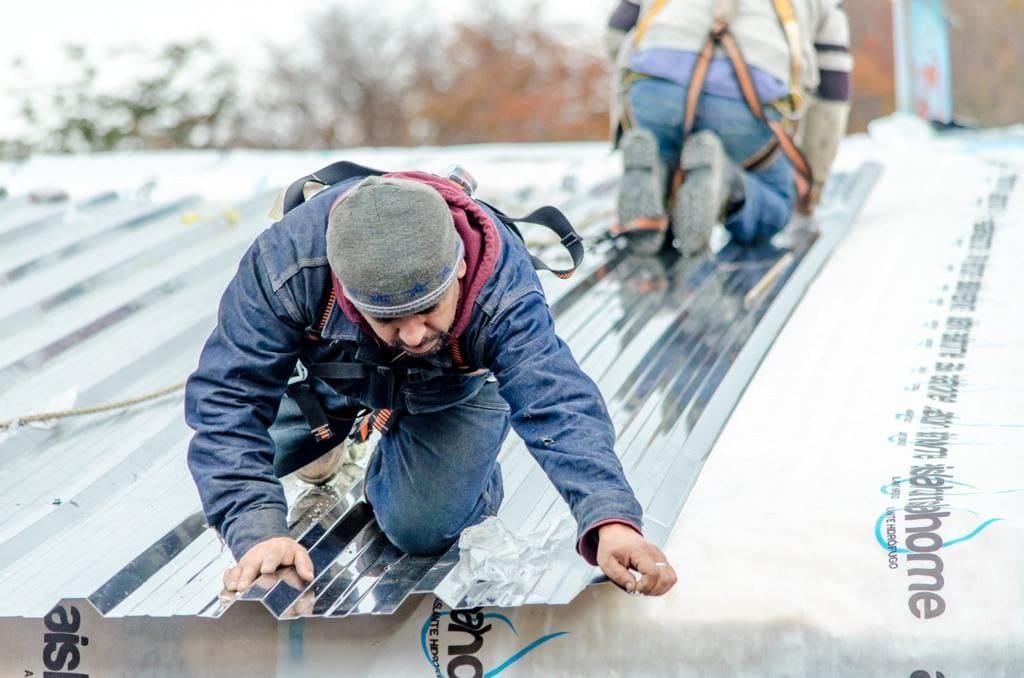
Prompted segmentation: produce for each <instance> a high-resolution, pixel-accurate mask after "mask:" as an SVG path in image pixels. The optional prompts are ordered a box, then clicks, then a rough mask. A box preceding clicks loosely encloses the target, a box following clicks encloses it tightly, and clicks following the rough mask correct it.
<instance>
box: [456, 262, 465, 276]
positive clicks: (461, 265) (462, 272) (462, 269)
mask: <svg viewBox="0 0 1024 678" xmlns="http://www.w3.org/2000/svg"><path fill="white" fill-rule="evenodd" d="M458 275H459V278H464V277H465V276H466V260H465V259H459V273H458Z"/></svg>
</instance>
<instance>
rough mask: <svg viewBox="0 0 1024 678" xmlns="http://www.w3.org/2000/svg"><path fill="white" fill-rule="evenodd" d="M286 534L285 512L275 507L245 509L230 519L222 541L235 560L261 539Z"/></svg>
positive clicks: (288, 534)
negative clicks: (225, 543)
mask: <svg viewBox="0 0 1024 678" xmlns="http://www.w3.org/2000/svg"><path fill="white" fill-rule="evenodd" d="M288 536H290V533H289V532H288V523H287V518H286V516H285V512H284V511H282V510H281V509H279V508H276V507H264V508H258V509H253V510H251V511H246V512H245V513H243V514H241V515H240V516H238V517H237V518H235V519H234V520H233V521H231V524H230V525H229V526H228V527H227V530H226V531H225V533H224V541H225V542H227V545H228V548H229V549H231V553H232V554H233V555H234V556H235V560H236V561H237V560H241V559H242V556H244V555H245V553H246V551H248V550H249V549H250V548H252V547H253V546H255V545H256V544H258V543H260V542H261V541H266V540H267V539H271V538H273V537H288Z"/></svg>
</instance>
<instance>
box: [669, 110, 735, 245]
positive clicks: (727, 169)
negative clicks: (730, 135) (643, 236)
mask: <svg viewBox="0 0 1024 678" xmlns="http://www.w3.org/2000/svg"><path fill="white" fill-rule="evenodd" d="M680 165H681V166H682V168H683V172H684V175H683V184H682V186H680V187H679V189H678V190H677V191H676V195H675V200H674V201H673V203H672V231H673V233H674V235H675V238H676V243H677V246H678V247H679V251H680V253H682V255H683V256H685V257H689V256H693V255H695V254H699V253H700V252H703V251H705V250H706V249H707V247H708V241H709V240H710V239H711V231H712V230H713V229H714V227H715V225H716V224H720V223H722V221H723V220H724V218H725V217H726V216H727V214H731V213H732V212H733V211H734V210H736V209H739V207H740V206H741V205H742V204H743V195H744V190H743V176H742V174H741V172H742V170H740V168H739V167H737V166H736V165H735V164H734V163H733V162H732V161H731V160H729V157H728V156H727V155H726V154H725V149H724V148H723V147H722V141H721V139H719V138H718V135H716V134H715V133H714V132H711V131H709V130H704V131H701V132H697V133H696V134H693V135H692V136H690V138H689V139H687V140H686V143H685V144H683V155H682V158H681V159H680Z"/></svg>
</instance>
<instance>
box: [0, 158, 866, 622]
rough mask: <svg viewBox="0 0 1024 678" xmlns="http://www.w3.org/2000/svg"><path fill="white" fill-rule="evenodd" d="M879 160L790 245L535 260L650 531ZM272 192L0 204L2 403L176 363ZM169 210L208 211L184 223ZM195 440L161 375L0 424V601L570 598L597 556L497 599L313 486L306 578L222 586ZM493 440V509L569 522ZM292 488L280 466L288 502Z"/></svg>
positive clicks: (351, 504)
mask: <svg viewBox="0 0 1024 678" xmlns="http://www.w3.org/2000/svg"><path fill="white" fill-rule="evenodd" d="M874 178H875V177H874V174H873V172H872V171H864V172H861V173H860V174H859V175H855V176H852V177H847V178H846V179H845V180H843V179H840V180H838V181H837V182H836V183H835V186H836V188H835V189H834V191H833V197H832V200H831V203H830V204H831V206H832V209H831V211H829V212H828V214H829V215H831V216H826V218H825V219H824V221H823V223H821V231H820V235H819V233H818V232H812V231H809V230H799V229H795V230H793V231H792V232H791V233H790V234H789V237H788V239H787V240H786V246H785V247H773V246H763V247H759V248H752V249H751V248H740V247H737V246H733V245H728V246H725V247H723V248H721V249H719V250H718V251H717V252H715V253H714V254H713V255H711V256H709V257H706V258H702V259H694V260H685V259H680V258H678V257H673V256H663V257H660V258H655V259H639V258H636V257H631V256H626V255H624V254H622V253H621V252H619V251H618V250H616V249H614V248H613V247H611V245H610V244H604V245H601V246H600V247H597V248H595V249H594V250H593V251H591V253H590V254H589V258H588V262H587V264H586V266H585V267H584V270H583V271H581V273H580V274H579V275H578V276H577V278H576V279H575V280H573V281H572V282H570V283H565V282H562V281H557V280H555V279H553V278H552V279H548V280H546V281H545V284H546V285H547V286H548V288H549V290H550V292H551V293H550V295H549V296H550V299H551V303H552V309H553V312H554V314H555V316H556V322H557V325H558V329H559V333H560V335H561V336H562V337H563V339H565V340H566V341H567V342H568V343H569V345H570V346H571V347H572V348H573V351H574V353H575V355H576V356H577V358H578V359H579V360H580V362H581V364H582V365H583V367H584V369H585V370H586V371H587V372H588V373H589V374H590V375H591V376H593V378H594V379H595V380H596V381H597V382H598V384H599V386H600V387H601V389H602V392H603V393H604V394H605V397H606V399H607V402H608V407H609V411H610V413H611V416H612V418H613V421H614V422H615V425H616V429H617V432H618V444H617V451H618V453H619V455H620V456H621V458H622V461H623V465H624V467H625V468H626V471H627V475H628V476H629V477H630V479H631V482H632V483H633V485H634V488H635V489H636V491H637V494H638V496H639V498H640V500H641V503H642V504H643V505H644V506H645V509H646V515H647V517H646V522H645V529H646V532H647V535H648V536H649V537H650V538H651V539H653V540H654V541H655V542H658V543H663V542H664V541H665V539H666V538H667V536H668V533H669V531H670V530H671V528H672V525H673V524H674V522H675V520H676V517H677V516H678V513H679V510H680V509H681V507H682V505H683V502H684V501H685V498H686V496H687V494H688V493H689V490H690V488H691V487H692V485H693V483H694V481H695V480H696V478H697V475H698V474H699V472H700V467H701V465H702V463H703V461H704V459H705V457H706V455H707V454H708V452H709V450H710V448H711V445H712V444H713V442H714V439H715V437H717V435H718V432H719V431H720V430H721V427H722V426H723V425H724V423H725V421H726V419H727V418H728V415H729V412H731V409H732V406H734V405H735V403H736V401H737V400H738V398H739V396H740V394H741V393H742V391H743V388H744V387H745V386H746V383H747V382H748V381H749V379H750V377H751V376H752V374H753V371H754V370H755V369H756V367H757V364H758V362H759V361H760V357H761V356H763V355H764V353H765V352H766V351H767V349H768V347H769V346H770V344H771V342H772V340H773V339H774V336H775V335H776V333H777V332H778V330H779V328H780V327H781V325H782V323H784V322H785V319H786V317H788V314H789V312H790V311H791V310H792V308H793V306H794V305H795V304H796V303H797V301H798V300H799V298H800V296H801V295H802V293H803V290H804V289H805V288H806V286H807V285H808V284H809V282H810V280H811V279H812V278H813V276H814V274H815V272H816V271H817V269H818V267H820V266H821V263H822V262H823V261H824V259H825V258H826V257H827V256H828V253H829V252H830V251H831V250H832V248H833V247H834V245H835V243H836V242H837V240H838V239H839V238H840V237H841V236H842V233H843V231H844V229H845V227H846V226H847V225H848V224H849V223H850V221H851V219H852V218H853V216H854V215H855V213H856V210H857V209H858V208H859V206H860V204H861V202H862V201H863V199H864V197H865V195H866V192H867V191H868V190H869V189H870V186H871V184H872V182H873V181H874ZM613 195H614V183H613V182H612V181H607V182H601V183H598V184H595V185H594V186H592V187H591V188H590V189H589V190H588V192H586V193H581V194H580V195H579V196H577V197H576V198H574V199H573V201H572V202H571V203H570V204H569V205H567V206H566V210H567V211H568V212H569V214H570V216H571V217H572V219H573V220H574V221H575V222H576V223H577V224H583V225H586V227H587V229H588V230H589V232H590V234H591V235H595V234H597V233H599V232H600V231H601V230H603V228H605V227H606V226H607V225H608V222H609V219H610V218H611V213H612V211H611V204H612V197H613ZM271 197H272V196H271V195H260V196H257V197H255V198H253V199H252V200H251V201H248V202H246V203H244V204H242V205H240V206H238V210H237V211H238V215H237V217H238V218H237V219H235V218H232V219H230V220H228V219H225V218H224V216H223V214H222V213H219V212H217V211H215V210H213V209H212V208H210V207H209V206H208V205H206V204H205V203H202V202H200V201H198V200H197V199H182V200H177V201H174V202H170V203H160V204H153V203H149V202H146V201H134V200H123V199H118V198H116V197H114V196H99V197H97V198H96V199H93V200H88V201H82V202H79V203H76V204H74V205H73V206H68V205H66V206H63V207H57V206H52V205H49V206H47V205H32V204H30V203H28V202H26V201H19V200H18V199H14V200H8V201H6V202H3V201H0V233H8V234H11V236H12V237H11V238H0V383H3V391H2V392H0V413H4V415H5V417H4V418H6V415H7V414H8V413H10V414H14V413H17V414H23V413H26V412H30V411H36V410H41V409H48V407H47V405H46V402H47V400H48V399H49V398H50V397H52V395H53V394H55V393H60V392H62V391H65V390H67V389H74V390H75V391H76V392H77V393H78V394H79V402H81V403H84V404H89V403H98V402H106V401H109V400H114V399H118V398H123V397H128V396H131V395H133V394H137V393H143V392H147V391H152V390H154V389H156V388H159V387H162V386H165V385H167V384H171V383H174V382H176V381H178V380H180V379H182V378H183V376H184V375H185V374H187V373H188V371H189V370H190V369H191V368H192V366H193V365H194V363H195V359H196V357H197V355H198V350H199V347H200V346H201V343H202V341H203V339H204V338H205V336H206V334H207V333H208V332H209V330H210V329H211V327H212V326H213V323H214V315H213V314H214V312H215V309H216V303H217V299H218V298H219V295H220V293H221V291H222V290H223V287H224V285H225V284H226V282H227V280H228V279H229V277H230V276H231V275H232V273H233V271H234V264H235V262H236V261H237V259H238V257H239V256H240V255H241V253H242V251H243V250H244V248H245V247H246V246H247V245H248V244H249V242H251V240H252V239H253V237H254V236H255V235H256V234H257V233H258V232H259V230H261V229H262V228H263V227H264V226H265V218H264V216H263V213H264V211H265V209H266V206H267V205H268V204H269V201H270V199H271ZM186 211H195V212H196V213H197V214H200V215H203V214H206V213H209V214H210V216H208V217H207V218H205V219H200V220H199V221H197V222H195V223H193V224H192V225H185V224H184V223H182V219H181V216H182V214H183V213H184V212H186ZM189 437H190V432H189V430H188V429H187V427H186V426H185V424H184V422H183V420H182V415H181V398H180V393H179V394H176V395H172V396H169V397H166V398H163V399H161V400H158V401H155V402H152V403H149V404H147V405H144V406H140V407H137V408H134V409H132V410H129V411H125V412H121V413H119V414H116V415H113V416H103V417H96V418H81V419H68V420H65V421H64V422H63V423H61V424H60V425H59V426H58V427H56V428H53V429H49V430H41V429H22V430H20V431H19V432H18V434H17V435H16V436H14V437H12V438H11V439H9V440H7V441H6V442H0V496H2V497H3V500H2V502H3V507H4V510H5V521H4V523H3V525H0V586H3V587H4V590H5V591H6V592H7V593H6V594H5V596H4V597H3V600H2V603H0V608H2V609H0V616H38V615H41V614H43V613H45V612H46V610H47V609H49V607H50V606H52V605H53V604H54V603H55V602H56V601H58V600H59V599H61V598H70V597H88V598H89V599H90V600H91V601H92V603H93V604H94V605H95V606H96V608H97V609H98V610H99V611H100V612H101V613H103V614H105V615H111V616H125V615H154V616H164V615H175V614H187V615H204V616H219V615H220V614H222V613H223V612H224V611H225V610H226V609H227V607H229V606H230V605H232V604H253V603H256V602H259V603H261V604H262V605H264V606H265V607H266V608H267V609H268V610H269V611H270V612H271V613H272V614H273V615H275V616H277V617H279V618H287V617H294V616H308V615H315V616H346V615H352V614H389V613H391V612H394V611H395V610H397V609H398V608H399V607H400V606H401V604H402V603H403V601H405V600H406V599H407V598H408V597H409V596H412V595H416V594H421V593H428V592H433V593H436V594H437V595H439V596H441V597H442V598H443V599H444V600H445V601H446V602H448V603H449V604H451V605H453V606H457V605H459V604H474V605H476V604H500V605H523V604H536V603H567V602H569V601H570V600H572V598H574V597H575V596H576V595H577V594H578V593H579V592H580V591H581V590H582V589H583V588H584V587H585V586H586V585H587V584H588V583H590V582H592V581H594V580H595V578H596V577H597V575H599V571H598V570H596V569H594V568H591V567H589V566H587V565H586V564H585V563H584V562H583V561H582V560H581V559H580V558H579V557H578V556H577V555H576V554H575V553H574V552H573V551H572V548H571V543H570V544H568V545H566V546H565V548H560V549H559V550H557V551H556V552H555V553H553V554H552V555H551V556H550V558H549V559H548V561H547V567H546V568H544V569H543V570H542V571H538V572H536V573H535V574H534V575H531V576H532V579H529V580H523V581H521V582H519V586H518V587H517V588H516V590H514V591H512V592H509V591H503V592H502V593H501V596H500V597H497V598H495V597H494V595H497V594H493V595H492V593H491V592H489V591H488V589H487V587H486V586H479V585H476V584H475V583H474V582H473V581H471V580H470V581H466V580H465V579H464V578H460V577H458V576H456V574H457V573H456V572H453V569H454V568H456V565H457V564H458V561H459V557H458V550H457V548H456V547H453V549H452V550H450V551H449V552H448V553H446V554H444V555H443V556H441V557H439V558H414V557H409V556H406V555H404V554H402V553H400V552H398V551H397V550H396V549H395V548H394V547H393V546H392V545H391V544H390V543H388V541H387V539H386V538H385V537H384V536H383V534H382V533H381V532H380V530H379V529H378V528H377V526H376V523H375V522H374V520H373V515H372V512H371V511H370V510H369V509H368V507H367V506H366V504H365V503H363V502H362V500H361V489H360V487H359V486H358V485H357V486H356V487H355V488H353V489H352V490H351V491H350V492H348V493H346V494H345V495H344V496H341V497H334V498H327V499H325V500H324V501H323V502H322V503H321V505H322V506H323V507H324V509H325V510H323V511H322V513H320V514H318V515H299V516H293V518H294V519H295V521H296V524H295V530H294V533H295V536H296V537H297V538H299V539H300V541H301V542H302V543H303V544H304V545H305V546H307V547H308V548H309V549H310V553H311V556H312V558H313V560H314V564H315V566H316V573H317V577H316V580H315V581H314V582H313V583H312V584H311V585H309V586H298V585H297V582H295V581H289V580H288V579H287V578H283V579H281V578H264V579H262V580H260V581H258V582H257V583H256V585H254V586H253V587H252V588H250V589H249V590H248V591H246V592H244V593H243V594H241V595H240V596H238V597H237V599H236V600H234V601H232V600H222V599H221V598H220V597H219V593H220V589H221V576H222V574H223V571H224V569H225V568H227V567H228V566H230V564H231V563H232V560H231V557H230V554H228V553H227V551H226V549H224V548H223V546H222V545H221V544H220V542H219V540H218V538H217V537H216V536H215V535H214V534H213V533H212V531H210V530H207V529H205V525H204V521H203V518H202V515H201V513H199V502H198V497H197V495H196V492H195V488H194V486H193V484H192V480H191V478H190V477H189V475H188V472H187V469H186V467H185V457H184V451H185V448H186V445H187V441H188V439H189ZM501 461H502V467H503V470H504V474H505V489H506V499H505V503H504V505H503V506H502V508H501V511H500V513H499V518H500V519H501V521H502V522H503V523H504V524H505V525H506V526H507V527H509V528H511V529H512V530H514V531H515V532H517V533H518V534H531V533H537V532H538V531H539V530H542V529H543V528H545V527H550V526H554V525H558V524H560V522H561V521H565V520H567V518H568V509H567V508H566V507H565V505H564V504H563V502H562V501H561V499H560V498H559V497H558V495H557V493H556V492H555V491H554V488H553V487H552V486H551V484H550V482H549V481H548V480H547V478H546V476H545V475H544V474H543V472H542V471H541V469H540V468H539V467H538V466H537V465H536V463H535V462H534V461H533V460H532V458H531V457H530V456H529V454H528V453H527V452H526V450H525V447H524V446H523V444H522V442H521V441H519V440H518V439H516V438H515V436H511V437H510V440H509V441H508V443H507V444H506V447H505V449H504V450H503V452H502V460H501ZM300 489H301V488H299V487H298V486H297V484H295V483H294V482H286V493H287V494H288V496H289V500H290V501H294V500H295V499H296V495H297V493H298V492H299V491H300ZM532 546H533V547H536V548H537V549H543V548H544V547H545V546H546V545H545V544H533V545H532ZM278 579H280V581H278ZM27 581H31V582H32V585H31V586H23V585H21V584H22V583H23V582H27Z"/></svg>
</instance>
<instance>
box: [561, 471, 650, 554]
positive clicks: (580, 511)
mask: <svg viewBox="0 0 1024 678" xmlns="http://www.w3.org/2000/svg"><path fill="white" fill-rule="evenodd" d="M573 515H574V516H575V518H576V524H577V525H578V526H579V531H578V532H577V534H576V552H577V553H579V554H580V555H581V556H583V558H584V559H585V560H586V561H587V562H588V563H590V564H591V565H596V564H597V528H599V527H601V525H607V524H608V523H623V524H624V525H629V526H630V527H632V528H633V529H634V530H636V531H637V532H640V533H641V534H643V532H642V530H641V527H640V526H641V525H643V509H641V508H640V502H638V501H637V500H636V497H635V496H634V495H633V493H632V492H629V491H627V490H618V489H615V490H605V491H603V492H598V493H596V494H591V495H588V496H587V497H586V498H584V499H583V500H581V501H579V502H577V504H576V505H575V506H574V507H573Z"/></svg>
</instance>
